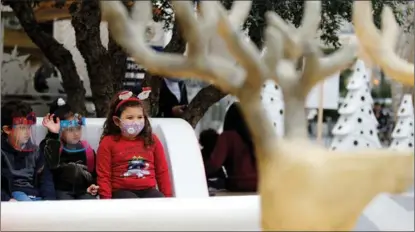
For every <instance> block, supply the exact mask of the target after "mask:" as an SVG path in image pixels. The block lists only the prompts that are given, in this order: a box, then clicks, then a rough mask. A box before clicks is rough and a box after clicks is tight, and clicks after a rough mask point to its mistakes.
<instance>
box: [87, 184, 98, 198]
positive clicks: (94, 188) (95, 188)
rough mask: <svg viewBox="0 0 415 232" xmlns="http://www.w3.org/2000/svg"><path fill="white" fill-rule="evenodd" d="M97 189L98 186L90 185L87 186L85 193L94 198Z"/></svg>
mask: <svg viewBox="0 0 415 232" xmlns="http://www.w3.org/2000/svg"><path fill="white" fill-rule="evenodd" d="M98 189H99V186H98V185H94V184H91V186H89V187H88V188H87V189H86V192H87V193H89V194H91V195H92V196H95V195H97V193H98Z"/></svg>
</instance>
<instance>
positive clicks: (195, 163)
mask: <svg viewBox="0 0 415 232" xmlns="http://www.w3.org/2000/svg"><path fill="white" fill-rule="evenodd" d="M104 121H105V119H104V118H87V119H86V126H85V127H84V129H83V138H84V139H86V140H87V141H88V142H89V143H90V144H91V146H92V148H94V149H95V150H97V148H98V145H99V140H100V136H101V133H102V126H103V124H104ZM150 123H151V126H152V128H153V133H155V134H156V135H157V137H158V138H159V139H160V141H161V143H162V144H163V147H164V151H165V153H166V159H167V162H168V164H169V168H170V177H171V180H172V185H173V195H174V196H175V197H178V198H184V197H185V198H190V197H192V198H193V197H209V192H208V187H207V183H206V177H205V169H204V166H203V160H202V155H201V153H200V149H199V143H198V141H197V138H196V135H195V132H194V130H193V128H192V127H191V126H190V124H189V123H187V122H186V121H184V120H182V119H165V118H154V119H150ZM35 131H36V135H35V141H36V142H37V143H40V141H42V140H43V139H44V138H45V135H46V133H47V130H46V128H44V127H43V126H42V118H37V124H36V128H35Z"/></svg>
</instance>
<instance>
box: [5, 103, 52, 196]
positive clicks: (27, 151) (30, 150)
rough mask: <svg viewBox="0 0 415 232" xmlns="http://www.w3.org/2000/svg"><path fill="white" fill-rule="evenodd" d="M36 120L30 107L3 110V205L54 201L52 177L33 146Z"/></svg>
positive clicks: (14, 105) (21, 105)
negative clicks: (18, 202)
mask: <svg viewBox="0 0 415 232" xmlns="http://www.w3.org/2000/svg"><path fill="white" fill-rule="evenodd" d="M34 124H36V116H35V114H34V112H33V111H32V108H31V107H30V105H28V104H27V103H23V102H20V101H16V102H14V101H13V102H8V103H6V104H4V105H3V106H2V107H1V128H2V130H1V201H37V200H54V199H56V197H55V188H54V186H53V181H52V175H51V173H50V171H49V169H48V168H47V167H45V165H44V164H45V160H44V156H43V154H42V153H41V152H39V149H38V147H37V146H36V144H35V143H34V142H33V139H34V136H35V134H33V131H34V129H35V126H34Z"/></svg>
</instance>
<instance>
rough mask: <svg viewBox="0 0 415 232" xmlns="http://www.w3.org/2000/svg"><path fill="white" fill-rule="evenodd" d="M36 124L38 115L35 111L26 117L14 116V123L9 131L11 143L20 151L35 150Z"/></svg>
mask: <svg viewBox="0 0 415 232" xmlns="http://www.w3.org/2000/svg"><path fill="white" fill-rule="evenodd" d="M35 124H36V115H35V113H34V112H31V113H30V114H28V115H27V116H26V117H16V118H13V124H12V126H11V128H9V131H8V132H9V133H7V134H8V140H9V143H10V145H12V146H13V148H14V149H16V150H18V151H29V152H30V151H34V150H35V149H36V142H35V141H34V139H35V135H36V133H35V132H36V131H35V129H36V127H35Z"/></svg>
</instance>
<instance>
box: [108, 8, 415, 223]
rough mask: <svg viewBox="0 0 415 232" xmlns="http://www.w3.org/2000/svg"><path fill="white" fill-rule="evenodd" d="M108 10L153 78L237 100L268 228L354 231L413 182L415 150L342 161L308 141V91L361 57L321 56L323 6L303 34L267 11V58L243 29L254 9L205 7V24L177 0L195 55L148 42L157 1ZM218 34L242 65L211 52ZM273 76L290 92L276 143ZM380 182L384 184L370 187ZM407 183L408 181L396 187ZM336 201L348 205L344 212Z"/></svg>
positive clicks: (349, 49) (345, 52)
mask: <svg viewBox="0 0 415 232" xmlns="http://www.w3.org/2000/svg"><path fill="white" fill-rule="evenodd" d="M101 4H102V10H103V11H104V15H105V18H106V19H107V20H108V23H109V27H110V31H111V33H112V35H113V37H114V38H115V39H116V40H117V42H118V43H119V44H120V45H121V46H123V47H124V49H126V50H127V51H128V52H130V53H131V54H132V56H133V57H134V58H135V60H136V61H137V62H139V63H140V64H142V65H143V66H144V67H146V68H148V70H149V71H150V72H153V73H156V74H160V75H165V76H180V77H185V78H199V79H202V80H205V81H211V82H214V84H216V85H217V86H218V87H220V88H222V89H223V90H224V91H228V92H230V93H231V94H234V95H236V96H237V97H238V98H239V100H240V104H241V109H242V111H243V114H244V116H245V119H246V121H247V124H248V126H249V128H250V130H251V132H252V139H253V141H254V144H255V148H256V156H257V159H258V171H259V176H260V179H259V192H260V195H261V218H262V228H263V229H264V230H272V231H279V230H350V229H351V228H353V226H354V223H355V222H356V220H357V216H358V215H359V214H360V212H361V211H362V209H363V208H364V206H366V204H367V203H368V202H369V201H370V200H371V199H372V198H373V197H374V196H375V195H376V194H377V193H379V192H381V191H389V192H396V191H402V189H403V187H405V186H406V185H407V183H408V181H409V182H410V181H411V180H413V172H410V171H412V170H411V168H412V169H413V155H412V154H411V153H409V152H407V153H395V152H392V151H384V152H379V151H375V153H373V152H367V153H364V154H354V153H352V154H349V153H340V154H335V153H334V152H332V151H328V150H327V149H325V148H323V147H320V146H318V145H315V144H312V143H311V142H310V141H308V140H307V136H306V131H305V130H306V122H305V118H306V117H305V112H304V103H305V98H306V96H307V94H308V91H309V90H310V89H311V88H312V87H313V85H315V84H316V83H317V82H319V81H320V80H322V79H324V78H325V77H327V76H329V75H331V74H332V73H334V72H337V71H339V69H342V68H344V67H346V66H347V65H349V64H351V63H352V62H353V58H354V55H355V51H356V50H355V49H354V47H353V46H352V45H346V46H345V47H344V48H342V49H340V50H339V51H337V52H335V53H334V54H332V55H329V56H326V57H323V56H322V54H321V52H320V50H319V49H318V46H317V45H316V44H315V41H313V37H314V35H315V33H316V30H317V28H318V25H319V16H320V4H321V3H320V2H315V1H307V2H306V6H305V15H304V18H303V24H302V27H301V28H300V29H297V30H294V29H293V28H290V26H288V25H286V24H285V22H283V20H282V19H281V18H279V16H278V15H276V14H274V13H268V15H267V21H268V27H267V28H266V41H265V45H266V46H267V50H266V52H265V54H264V56H263V57H262V60H261V57H260V52H259V51H258V49H257V48H256V47H254V46H253V45H252V44H251V43H250V42H247V41H246V40H244V39H243V36H242V35H241V33H240V31H239V28H238V27H239V26H240V25H241V24H242V20H244V19H246V17H247V15H248V12H249V7H250V3H249V4H248V3H243V2H242V1H235V2H234V4H235V5H234V6H233V8H232V10H231V14H230V15H227V13H226V12H225V10H224V8H223V7H222V6H221V5H220V4H219V3H218V2H213V1H202V2H201V12H202V17H198V18H197V19H196V17H194V15H193V10H192V8H191V5H190V3H189V2H187V1H173V6H174V9H175V10H176V17H177V20H178V22H179V23H180V24H181V28H185V29H186V30H183V31H182V33H183V36H184V38H185V39H186V40H187V42H188V49H189V51H188V56H187V57H184V56H180V55H171V54H161V53H156V52H154V51H152V50H151V49H150V48H149V47H148V46H147V45H146V44H145V40H144V29H145V26H146V23H147V22H148V20H149V19H150V14H149V13H148V12H150V3H149V2H141V1H137V2H135V6H134V10H133V12H132V14H133V17H132V19H129V18H128V16H127V12H126V11H125V9H124V8H123V6H122V5H121V4H120V3H119V2H113V1H102V2H101ZM238 7H240V8H239V9H237V8H238ZM141 10H142V11H146V12H147V13H145V12H144V13H142V12H141ZM237 10H239V11H241V12H237ZM198 26H199V27H198ZM215 32H218V33H219V35H220V36H221V37H222V39H223V40H224V41H225V43H226V45H227V47H228V49H229V51H230V53H231V54H232V56H233V57H234V58H235V59H236V60H237V61H238V63H239V65H240V67H238V66H236V65H234V64H233V62H232V61H228V60H225V59H223V58H220V57H214V56H212V55H207V52H206V47H207V44H206V40H207V39H208V38H209V36H210V35H212V34H213V33H215ZM202 35H203V36H202ZM303 56H304V57H305V60H306V63H305V67H304V70H303V71H298V70H296V60H297V59H298V58H300V57H303ZM261 61H263V62H261ZM268 78H272V79H274V80H276V81H277V82H278V83H279V84H280V86H281V87H282V89H283V92H284V100H285V106H286V116H285V118H286V135H287V138H286V139H280V140H278V141H277V137H276V134H275V132H274V130H273V127H272V125H271V123H270V122H269V120H268V118H267V117H266V114H265V113H264V109H263V107H262V105H261V102H260V99H259V92H260V90H261V84H262V83H263V82H264V80H265V79H268ZM233 81H236V82H233ZM389 164H393V166H388V165H389ZM388 167H390V168H389V169H387V171H384V170H385V169H386V168H388ZM402 170H405V171H402ZM408 170H410V171H408ZM376 175H382V176H381V177H379V176H376ZM373 179H378V180H379V181H378V182H373V183H372V180H373ZM401 180H404V181H401ZM399 181H401V182H402V183H399V184H396V182H399ZM333 186H334V187H333ZM363 186H365V188H363ZM361 189H363V190H361ZM349 193H350V194H349ZM333 202H342V203H343V202H345V203H343V204H342V205H340V206H337V205H336V204H334V203H333ZM299 218H301V220H298V219H299Z"/></svg>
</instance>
